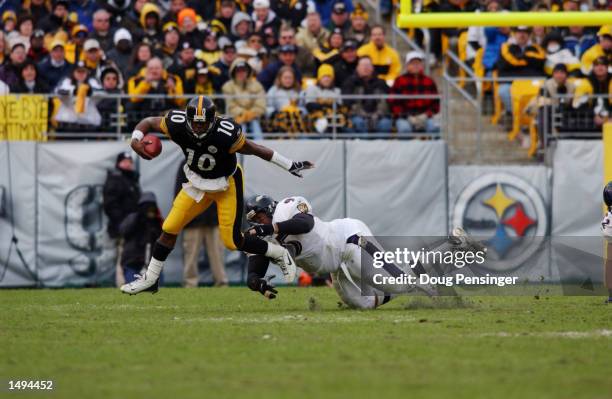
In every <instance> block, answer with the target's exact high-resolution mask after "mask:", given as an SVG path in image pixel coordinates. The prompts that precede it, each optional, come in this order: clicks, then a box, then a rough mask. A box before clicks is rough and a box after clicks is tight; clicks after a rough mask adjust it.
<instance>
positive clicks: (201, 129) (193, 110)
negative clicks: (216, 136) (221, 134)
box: [185, 96, 217, 139]
mask: <svg viewBox="0 0 612 399" xmlns="http://www.w3.org/2000/svg"><path fill="white" fill-rule="evenodd" d="M185 115H186V116H187V126H188V127H189V130H191V133H193V135H194V136H196V137H197V138H199V139H203V138H204V137H206V135H207V134H208V133H209V132H210V129H211V128H212V126H213V124H214V123H215V118H216V117H217V106H216V105H215V103H213V102H212V100H211V99H210V98H208V97H205V96H197V97H194V98H192V99H191V100H189V103H187V107H186V108H185Z"/></svg>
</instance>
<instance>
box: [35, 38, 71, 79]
mask: <svg viewBox="0 0 612 399" xmlns="http://www.w3.org/2000/svg"><path fill="white" fill-rule="evenodd" d="M71 69H72V64H71V63H69V62H68V61H66V59H65V58H64V43H63V42H62V41H59V40H56V41H54V42H53V43H51V52H50V53H49V56H47V57H46V58H45V59H43V60H42V61H41V62H40V64H38V72H39V73H40V76H41V77H43V78H44V79H45V80H46V82H47V84H48V85H49V87H50V88H51V89H53V88H55V86H57V84H58V83H59V82H60V80H62V78H65V77H66V76H68V74H69V73H70V70H71Z"/></svg>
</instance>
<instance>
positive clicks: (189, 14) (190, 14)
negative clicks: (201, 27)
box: [176, 8, 197, 28]
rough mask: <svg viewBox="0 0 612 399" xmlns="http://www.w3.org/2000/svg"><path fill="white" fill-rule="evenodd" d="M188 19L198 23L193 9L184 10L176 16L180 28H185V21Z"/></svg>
mask: <svg viewBox="0 0 612 399" xmlns="http://www.w3.org/2000/svg"><path fill="white" fill-rule="evenodd" d="M187 17H189V18H191V19H192V20H193V22H194V23H196V22H197V14H196V12H195V10H194V9H193V8H183V9H182V10H181V11H179V13H178V15H177V16H176V20H177V21H178V24H179V27H181V28H182V27H183V21H184V20H185V18H187Z"/></svg>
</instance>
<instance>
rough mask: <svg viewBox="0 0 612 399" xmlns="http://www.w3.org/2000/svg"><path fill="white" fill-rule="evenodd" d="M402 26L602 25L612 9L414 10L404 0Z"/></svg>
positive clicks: (408, 0) (611, 21)
mask: <svg viewBox="0 0 612 399" xmlns="http://www.w3.org/2000/svg"><path fill="white" fill-rule="evenodd" d="M400 1H401V2H400V14H399V17H398V18H397V26H398V27H399V28H403V29H407V28H467V27H470V26H573V25H579V26H601V25H610V24H612V11H586V12H581V11H567V12H565V11H563V12H552V11H551V12H529V11H528V12H514V11H513V12H478V13H477V12H432V13H413V12H412V0H400Z"/></svg>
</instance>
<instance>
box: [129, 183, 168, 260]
mask: <svg viewBox="0 0 612 399" xmlns="http://www.w3.org/2000/svg"><path fill="white" fill-rule="evenodd" d="M161 227H162V218H161V215H160V212H159V208H158V206H157V201H156V199H155V195H154V194H153V193H152V192H145V193H143V194H142V196H141V197H140V201H139V202H138V206H137V209H136V211H135V212H132V213H130V214H129V215H127V217H126V218H125V219H123V221H122V222H121V224H120V225H119V233H120V234H121V236H122V237H123V238H124V241H123V252H122V254H121V266H123V267H128V268H130V269H135V270H137V271H138V270H140V269H141V268H142V267H143V266H145V262H147V261H148V260H149V259H148V258H150V257H151V251H152V250H153V244H155V241H156V240H157V239H158V238H159V236H160V234H161V232H162V228H161Z"/></svg>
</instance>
